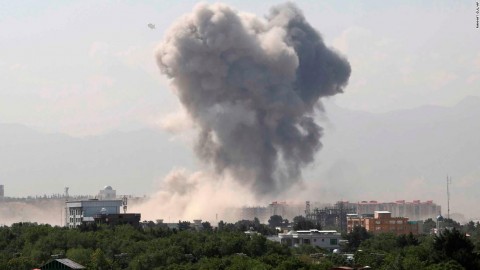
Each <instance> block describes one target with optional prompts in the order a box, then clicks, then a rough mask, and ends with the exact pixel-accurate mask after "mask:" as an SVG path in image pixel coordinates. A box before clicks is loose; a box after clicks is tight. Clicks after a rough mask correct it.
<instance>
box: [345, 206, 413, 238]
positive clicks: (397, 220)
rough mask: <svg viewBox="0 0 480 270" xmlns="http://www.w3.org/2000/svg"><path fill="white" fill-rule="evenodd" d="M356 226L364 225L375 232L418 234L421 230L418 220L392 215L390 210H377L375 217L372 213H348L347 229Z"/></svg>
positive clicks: (349, 230) (350, 229)
mask: <svg viewBox="0 0 480 270" xmlns="http://www.w3.org/2000/svg"><path fill="white" fill-rule="evenodd" d="M356 226H360V227H364V228H365V229H366V230H367V231H368V232H371V233H374V234H377V233H394V234H396V235H401V234H409V233H412V234H418V233H419V231H420V230H419V229H420V228H419V223H418V222H415V221H409V220H408V218H405V217H392V213H390V212H389V211H375V213H374V215H373V217H372V215H348V216H347V231H348V232H351V231H352V230H353V228H355V227H356Z"/></svg>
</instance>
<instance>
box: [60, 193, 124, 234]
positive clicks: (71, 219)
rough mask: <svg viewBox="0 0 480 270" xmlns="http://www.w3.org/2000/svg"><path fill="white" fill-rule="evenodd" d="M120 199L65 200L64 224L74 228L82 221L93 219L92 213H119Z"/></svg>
mask: <svg viewBox="0 0 480 270" xmlns="http://www.w3.org/2000/svg"><path fill="white" fill-rule="evenodd" d="M121 206H122V200H96V199H94V200H83V201H67V202H66V215H65V226H67V227H69V228H75V227H77V226H79V225H80V224H82V222H87V221H93V216H94V215H99V214H120V207H121Z"/></svg>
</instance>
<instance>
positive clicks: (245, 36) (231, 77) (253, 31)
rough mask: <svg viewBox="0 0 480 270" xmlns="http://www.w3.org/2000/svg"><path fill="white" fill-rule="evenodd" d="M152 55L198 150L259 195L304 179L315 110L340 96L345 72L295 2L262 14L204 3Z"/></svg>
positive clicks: (313, 142)
mask: <svg viewBox="0 0 480 270" xmlns="http://www.w3.org/2000/svg"><path fill="white" fill-rule="evenodd" d="M156 58H157V62H158V65H159V67H160V69H161V71H162V72H163V73H164V74H166V75H167V76H168V77H169V78H171V79H172V85H173V86H174V88H175V90H176V93H177V95H178V97H179V99H180V101H181V103H182V104H183V106H185V108H186V109H187V111H188V113H189V115H190V117H191V118H192V119H193V120H194V122H195V124H196V125H197V126H198V128H199V130H200V132H199V138H198V142H197V147H196V151H197V154H198V156H199V157H200V158H201V159H202V160H203V161H205V162H207V163H212V164H213V165H214V166H215V169H216V170H217V171H218V172H219V173H226V172H227V173H229V174H231V175H233V176H234V177H235V179H236V180H237V181H240V182H242V183H245V185H248V186H250V187H251V188H252V190H253V191H254V192H255V193H256V194H257V195H268V194H275V193H277V192H279V191H280V190H281V189H283V188H288V187H289V186H291V185H292V184H293V183H295V182H297V181H299V180H301V168H302V167H304V166H305V165H308V164H309V163H311V162H312V161H313V159H314V156H315V153H316V151H318V150H319V149H320V147H321V143H320V137H321V136H322V128H321V127H320V126H318V125H317V124H316V123H315V121H314V119H313V117H312V115H313V113H314V111H315V107H316V105H318V103H319V102H320V101H319V99H320V98H321V97H326V96H332V95H335V94H337V93H341V92H342V91H343V88H344V87H345V86H346V84H347V82H348V78H349V77H350V72H351V70H350V65H349V63H348V62H347V61H346V60H345V59H343V58H342V57H340V56H339V55H337V54H336V53H335V52H333V51H332V50H330V49H328V48H327V47H326V46H325V44H324V43H323V41H322V38H321V37H320V35H319V33H318V32H317V31H316V30H315V29H313V28H312V27H311V26H310V25H309V24H308V23H307V22H306V21H305V18H304V16H303V14H302V12H301V11H300V10H299V9H298V8H297V7H296V6H295V5H293V4H291V3H288V4H284V5H280V6H276V7H273V8H272V9H271V11H270V14H269V15H268V16H267V17H266V19H264V18H257V17H256V16H254V15H251V14H245V13H241V12H237V11H236V10H233V9H232V8H230V7H229V6H227V5H224V4H213V5H208V4H200V5H198V6H196V7H195V9H194V11H193V13H191V14H188V15H186V16H184V17H182V18H180V19H179V20H178V21H177V22H176V24H175V25H174V26H173V27H172V28H171V29H170V30H169V31H168V33H167V35H166V37H165V39H164V40H163V42H162V43H161V45H160V47H159V49H158V51H157V53H156Z"/></svg>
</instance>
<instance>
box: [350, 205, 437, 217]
mask: <svg viewBox="0 0 480 270" xmlns="http://www.w3.org/2000/svg"><path fill="white" fill-rule="evenodd" d="M346 206H347V207H349V208H356V209H357V214H359V215H363V214H372V213H373V212H374V211H389V212H390V213H392V216H393V217H407V218H409V219H410V220H425V219H428V218H432V219H433V218H435V217H436V216H438V215H440V213H441V206H440V205H437V204H435V203H434V202H433V201H431V200H429V201H424V202H421V201H420V200H414V201H411V202H407V201H405V200H399V201H395V202H378V201H360V202H358V203H348V202H346Z"/></svg>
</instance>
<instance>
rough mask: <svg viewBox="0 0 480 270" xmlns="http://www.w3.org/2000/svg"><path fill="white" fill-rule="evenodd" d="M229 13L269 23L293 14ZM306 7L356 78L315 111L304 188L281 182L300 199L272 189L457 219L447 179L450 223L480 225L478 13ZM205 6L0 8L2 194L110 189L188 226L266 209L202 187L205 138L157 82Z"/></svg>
mask: <svg viewBox="0 0 480 270" xmlns="http://www.w3.org/2000/svg"><path fill="white" fill-rule="evenodd" d="M225 2H226V4H227V5H229V6H232V8H233V9H235V10H238V11H241V12H250V13H253V14H254V15H255V16H257V17H258V18H264V16H265V15H266V14H268V13H269V10H270V8H271V6H274V5H278V4H280V3H282V2H280V1H266V2H262V3H255V5H252V3H251V2H248V1H247V2H245V1H225ZM295 4H296V5H297V6H298V8H299V9H300V10H302V11H303V14H304V16H305V18H306V20H307V21H308V22H309V23H310V24H311V26H312V27H313V28H315V29H316V30H317V31H319V32H320V35H321V36H322V38H323V41H324V42H325V44H326V46H327V47H328V48H330V49H332V50H333V51H335V52H337V53H338V54H339V55H341V56H342V57H345V58H346V59H347V60H348V62H349V63H350V66H351V71H352V72H351V76H350V79H349V83H348V85H347V86H346V87H345V89H344V93H343V94H339V95H336V96H335V97H332V98H322V99H321V103H322V104H323V105H321V104H316V106H317V105H318V107H323V108H324V109H325V113H323V112H321V109H320V110H318V111H317V113H316V114H315V116H314V121H317V122H318V123H320V124H321V125H320V126H321V127H322V128H323V129H322V131H323V137H322V138H321V139H320V141H319V142H320V143H321V147H320V146H319V148H321V149H320V151H318V152H316V153H315V154H314V155H312V156H311V157H309V158H304V159H305V160H309V162H310V163H308V162H307V163H306V164H307V165H308V166H307V165H305V166H304V167H302V166H303V165H302V164H301V165H302V166H300V167H301V169H302V170H301V172H302V174H303V177H302V174H297V175H294V177H292V178H295V177H298V175H300V178H301V179H300V180H299V179H288V178H286V179H287V180H288V181H290V180H291V181H292V183H294V184H293V185H292V186H290V185H281V184H284V182H285V181H280V184H278V183H279V182H275V183H277V184H278V186H273V185H272V187H271V190H274V192H275V193H277V194H274V195H272V196H279V195H281V196H283V197H285V198H287V199H290V198H292V199H294V198H300V200H302V199H306V198H308V199H310V198H315V197H320V198H325V200H332V199H333V198H337V199H340V200H342V199H344V198H352V200H358V201H360V200H361V199H362V198H374V199H378V200H385V198H387V197H391V198H394V200H397V199H402V198H404V199H407V200H415V199H425V200H429V199H433V200H435V201H437V202H439V203H440V204H442V205H446V186H445V178H446V175H447V174H448V175H451V176H452V177H453V181H452V185H451V190H450V191H451V194H452V199H451V209H452V211H453V212H462V211H460V209H465V211H466V213H465V214H466V215H467V216H470V217H478V216H480V213H479V212H478V210H475V209H471V208H469V207H468V206H469V205H472V204H475V203H476V202H477V199H476V194H477V193H478V190H479V189H480V180H479V179H480V169H479V168H478V164H477V162H476V156H475V153H476V152H478V151H480V144H479V141H478V139H477V138H478V136H479V135H478V134H479V132H480V127H479V124H478V123H477V122H478V121H476V119H478V117H477V116H478V115H479V114H480V112H479V110H478V104H480V93H479V92H478V89H479V86H480V76H479V74H480V54H479V53H478V50H477V49H476V44H478V43H479V42H480V38H479V36H478V31H479V30H478V29H477V28H476V26H475V24H474V22H473V21H474V18H475V5H474V4H475V3H474V2H471V1H459V2H455V3H452V2H448V1H440V2H436V3H417V2H415V1H407V2H405V1H402V2H390V3H384V2H381V1H373V2H368V3H367V2H365V3H358V2H350V1H324V2H310V1H295ZM195 5H196V2H194V1H182V2H181V3H175V4H171V3H167V2H156V3H155V2H150V1H143V2H136V3H129V2H116V3H112V2H105V3H97V2H95V1H82V2H68V3H67V2H65V3H59V2H56V1H42V2H35V1H30V2H22V3H16V2H12V3H8V4H7V3H4V4H2V6H1V9H0V10H2V11H0V21H1V22H2V23H0V38H2V40H4V41H5V42H2V44H0V51H2V52H4V57H2V59H0V74H1V75H0V139H1V141H0V150H2V151H1V153H0V161H1V162H2V164H3V166H1V167H0V184H3V185H5V192H6V194H12V195H14V196H21V195H22V194H24V195H26V194H32V193H33V192H40V193H41V194H42V193H43V194H52V193H61V192H62V190H63V188H64V187H65V186H69V187H71V188H72V189H71V190H72V191H75V192H78V194H82V193H87V191H88V190H89V189H88V186H92V185H94V184H96V185H98V187H96V188H101V187H103V186H105V185H112V186H114V187H115V188H117V190H119V193H123V192H122V190H128V191H129V192H130V193H132V194H134V195H136V196H143V195H149V196H150V197H154V198H156V199H155V200H156V201H152V203H151V204H150V205H146V206H145V207H146V209H150V210H148V211H151V210H152V209H155V207H159V206H158V205H159V203H158V202H159V201H161V200H163V201H165V202H167V203H165V204H162V205H164V206H162V207H165V209H163V208H161V210H162V211H168V208H171V207H173V206H178V207H180V209H183V210H185V211H186V213H188V215H198V214H199V213H200V212H202V211H207V208H206V207H204V208H202V209H198V208H195V207H192V205H191V204H189V203H190V198H189V197H193V198H196V199H198V202H200V203H199V204H207V202H210V199H212V198H213V202H212V203H213V204H216V205H222V204H226V202H228V204H232V205H236V204H239V203H240V202H241V200H247V201H251V202H252V203H265V202H266V201H270V200H271V198H272V196H265V198H258V197H257V198H256V197H255V196H254V195H253V194H252V189H248V188H246V186H242V185H241V184H238V183H235V180H239V179H238V178H239V177H238V176H233V177H232V176H231V175H228V176H225V179H223V178H220V180H219V181H213V182H208V184H205V181H204V179H212V178H216V177H217V173H216V172H215V170H214V169H212V168H211V167H208V166H205V165H204V164H202V162H200V161H199V160H198V159H197V158H195V156H194V151H193V150H192V149H193V148H195V147H194V144H195V143H194V140H195V139H194V138H195V134H194V133H196V132H197V131H198V125H199V124H198V123H194V122H193V121H192V120H191V118H190V116H191V115H189V112H187V110H186V109H185V108H183V107H181V106H180V102H179V101H178V100H177V97H176V94H178V91H176V90H172V88H171V82H170V80H169V79H168V78H167V77H166V76H163V75H162V74H161V73H160V71H159V68H158V67H157V63H156V61H158V59H156V58H155V53H154V51H155V49H156V48H157V47H158V46H159V44H160V42H161V41H162V40H163V39H164V38H165V35H166V33H167V29H168V28H169V27H170V26H171V25H172V23H173V22H174V21H175V20H177V19H178V18H179V17H180V16H181V15H183V14H186V13H190V12H192V9H194V6H195ZM253 6H255V8H252V7H253ZM405 14H408V16H406V15H405ZM150 24H151V25H154V27H151V26H150ZM232 111H235V110H233V109H232ZM236 111H237V112H239V113H238V114H237V115H234V117H233V118H242V119H240V120H241V121H247V122H248V119H249V118H248V114H245V115H246V116H245V117H244V115H242V116H241V117H240V114H241V113H242V112H243V110H242V108H240V109H237V110H236ZM207 122H208V121H207ZM202 123H203V122H202ZM317 146H318V145H317ZM197 150H198V149H197ZM297 165H298V164H297ZM293 167H295V166H293ZM279 168H280V169H283V166H280V167H279ZM277 169H278V168H277ZM277 172H278V171H277ZM280 172H281V173H279V174H282V173H284V172H283V171H280ZM277 176H278V174H277ZM176 181H177V182H176ZM178 181H179V182H178ZM242 181H246V180H245V179H242ZM178 183H180V184H178ZM49 191H52V192H49ZM262 191H266V193H268V191H270V190H269V189H268V186H266V187H263V190H262ZM9 192H10V193H9ZM239 193H240V194H242V196H243V197H242V198H241V200H240V198H239V197H238V196H236V195H238V194H239ZM253 193H255V192H253ZM171 194H174V196H171ZM444 209H446V208H445V206H444Z"/></svg>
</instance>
